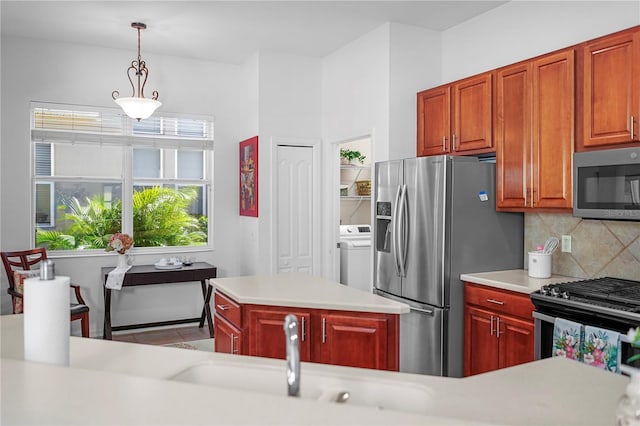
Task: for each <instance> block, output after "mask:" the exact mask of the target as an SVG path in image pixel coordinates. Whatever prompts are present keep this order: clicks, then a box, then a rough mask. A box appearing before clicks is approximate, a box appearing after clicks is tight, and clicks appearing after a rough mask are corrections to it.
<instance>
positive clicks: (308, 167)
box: [277, 145, 317, 274]
mask: <svg viewBox="0 0 640 426" xmlns="http://www.w3.org/2000/svg"><path fill="white" fill-rule="evenodd" d="M277 150H278V151H277V152H278V161H277V164H278V178H277V197H278V198H277V204H278V226H277V232H278V272H306V273H309V274H312V273H313V229H314V223H313V222H314V220H317V219H316V218H315V217H314V212H313V148H312V147H305V146H284V145H279V146H278V148H277Z"/></svg>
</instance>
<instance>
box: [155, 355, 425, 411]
mask: <svg viewBox="0 0 640 426" xmlns="http://www.w3.org/2000/svg"><path fill="white" fill-rule="evenodd" d="M168 379H169V380H173V381H179V382H187V383H192V384H197V385H205V386H215V387H220V388H224V389H235V390H241V391H247V392H258V393H268V394H272V395H282V396H286V395H287V382H286V376H285V369H284V366H283V368H277V367H275V366H259V367H258V366H245V365H237V364H233V363H221V362H214V361H207V362H203V363H199V364H196V365H193V366H190V367H187V368H186V369H184V370H182V371H180V372H179V373H177V374H175V375H173V376H171V377H169V378H168ZM344 392H348V398H347V399H346V401H344V402H341V403H343V404H351V405H359V406H368V407H375V408H377V409H380V410H394V411H401V412H409V413H418V414H429V412H430V409H431V407H432V403H433V392H432V391H431V390H430V389H429V388H427V387H424V386H420V385H416V384H413V383H405V382H400V381H393V380H381V379H366V378H361V377H357V376H347V375H331V374H319V373H316V372H310V371H308V370H307V371H305V369H304V366H303V367H302V372H301V385H300V396H299V397H300V398H303V399H312V400H316V401H321V402H328V403H338V402H336V400H337V399H339V398H340V396H342V395H344Z"/></svg>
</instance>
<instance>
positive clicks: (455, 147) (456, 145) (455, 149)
mask: <svg viewBox="0 0 640 426" xmlns="http://www.w3.org/2000/svg"><path fill="white" fill-rule="evenodd" d="M452 140H453V150H454V151H457V150H458V138H456V135H455V133H454V134H453V139H452Z"/></svg>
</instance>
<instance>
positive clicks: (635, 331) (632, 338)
mask: <svg viewBox="0 0 640 426" xmlns="http://www.w3.org/2000/svg"><path fill="white" fill-rule="evenodd" d="M627 339H629V342H631V346H633V347H634V348H640V327H636V328H630V329H629V332H627ZM638 359H640V354H635V355H633V356H631V357H629V359H627V363H631V362H633V361H636V360H638Z"/></svg>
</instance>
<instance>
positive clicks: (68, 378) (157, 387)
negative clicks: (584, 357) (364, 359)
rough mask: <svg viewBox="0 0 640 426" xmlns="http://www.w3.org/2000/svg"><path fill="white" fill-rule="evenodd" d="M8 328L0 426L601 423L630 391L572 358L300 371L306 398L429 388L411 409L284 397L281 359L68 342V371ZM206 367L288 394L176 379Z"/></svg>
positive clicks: (0, 322)
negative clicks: (312, 391) (439, 369)
mask: <svg viewBox="0 0 640 426" xmlns="http://www.w3.org/2000/svg"><path fill="white" fill-rule="evenodd" d="M0 331H1V332H2V351H1V355H2V357H1V358H0V361H1V374H2V381H1V390H2V392H1V394H2V395H1V398H2V399H1V406H2V412H1V414H0V416H1V417H0V423H2V424H65V425H67V424H109V425H124V424H136V425H143V424H144V425H147V424H156V425H158V424H212V425H216V424H217V425H220V424H298V425H300V424H345V425H347V424H369V425H378V424H389V425H391V424H393V425H398V424H407V425H408V424H421V425H445V424H476V425H477V424H511V425H557V424H563V425H602V424H612V423H613V421H614V413H615V408H616V404H617V400H618V398H619V397H620V395H622V393H623V392H624V388H625V386H626V384H627V383H628V379H627V378H625V377H622V376H619V375H615V374H612V373H607V372H604V371H602V370H599V369H596V368H593V367H589V366H586V365H583V364H580V363H578V362H574V361H569V360H566V359H564V358H552V359H545V360H541V361H536V362H531V363H527V364H523V365H521V366H517V367H511V368H506V369H503V370H499V371H496V372H492V373H487V374H480V375H477V376H473V377H469V378H465V379H457V378H444V377H435V376H423V375H414V374H404V373H393V372H388V371H377V370H370V369H357V368H348V367H338V366H331V365H322V364H314V363H303V364H302V370H301V378H302V382H301V385H302V386H301V389H302V393H303V394H304V392H305V386H306V387H307V388H308V387H309V386H310V385H311V384H312V380H311V378H312V377H317V376H322V377H329V376H335V377H343V378H350V379H351V380H352V382H353V383H355V382H356V381H360V382H364V383H368V384H371V386H376V385H379V384H381V383H383V384H386V385H387V386H392V385H395V386H398V389H412V390H414V391H418V390H424V394H425V395H427V397H425V398H424V400H417V401H412V402H411V404H410V405H409V406H408V409H406V410H404V411H403V410H396V409H390V408H383V409H381V408H379V407H377V406H367V405H366V404H365V405H363V404H358V405H356V404H351V402H347V403H345V404H337V403H332V402H326V401H318V400H313V399H305V398H292V397H287V396H286V381H285V362H284V361H281V360H274V359H267V358H258V357H245V356H237V355H235V356H231V355H227V354H218V353H208V352H202V351H191V350H185V349H178V348H170V347H161V346H149V345H141V344H134V343H124V342H113V341H105V340H98V339H86V338H80V337H71V365H70V367H59V366H51V365H46V364H39V363H33V362H25V361H23V338H22V315H9V316H2V317H0ZM203 362H206V363H211V365H216V366H218V368H219V369H220V370H219V371H220V372H224V371H225V370H232V371H233V369H234V368H236V369H237V368H240V369H241V370H238V371H243V370H247V369H252V368H253V369H255V371H259V370H260V369H265V370H267V369H268V370H272V371H281V372H282V393H281V394H280V395H276V394H266V393H264V392H260V391H257V390H253V391H252V390H250V389H247V390H242V389H239V388H237V387H236V388H235V389H229V388H228V387H215V386H203V385H196V384H191V383H185V382H177V381H175V380H170V379H171V378H172V377H174V376H175V375H176V374H177V373H179V372H181V371H183V370H185V369H186V368H189V367H190V366H194V365H198V364H202V363H203ZM305 377H306V378H307V380H306V382H305ZM258 380H259V377H258V376H256V377H255V380H254V381H258ZM305 383H306V385H305ZM399 392H401V391H399ZM384 396H385V397H386V398H389V399H392V397H393V395H384ZM402 396H403V395H402V394H401V395H400V397H402ZM355 397H356V395H354V398H355Z"/></svg>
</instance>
